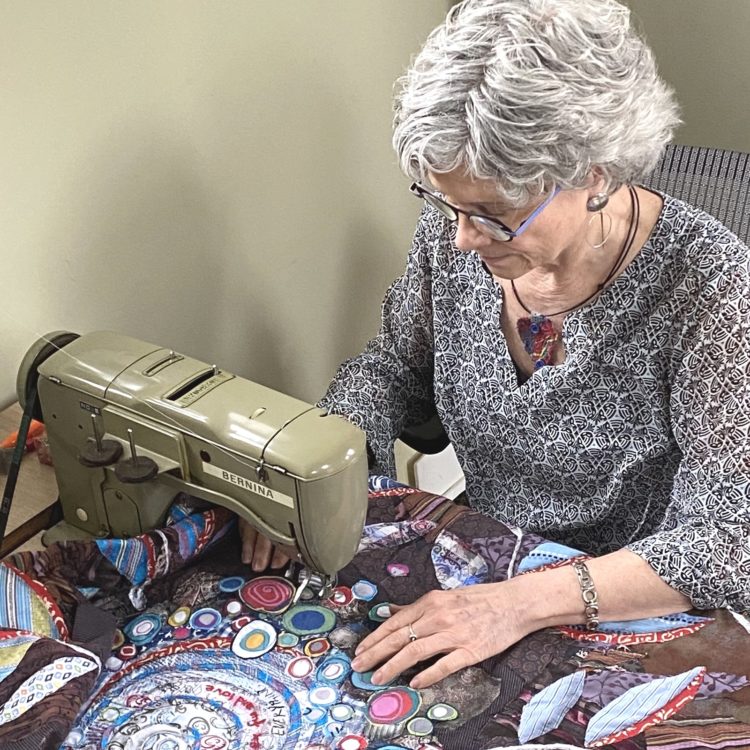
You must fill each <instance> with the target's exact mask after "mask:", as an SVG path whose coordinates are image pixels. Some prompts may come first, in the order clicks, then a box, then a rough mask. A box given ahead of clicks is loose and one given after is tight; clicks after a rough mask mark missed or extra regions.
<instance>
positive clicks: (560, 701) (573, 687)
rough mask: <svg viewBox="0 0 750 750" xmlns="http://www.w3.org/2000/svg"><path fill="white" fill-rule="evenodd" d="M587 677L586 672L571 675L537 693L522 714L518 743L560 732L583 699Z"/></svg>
mask: <svg viewBox="0 0 750 750" xmlns="http://www.w3.org/2000/svg"><path fill="white" fill-rule="evenodd" d="M585 677H586V673H585V672H584V671H578V672H572V673H571V674H569V675H566V676H565V677H563V678H561V679H559V680H557V682H553V683H552V684H551V685H548V686H547V687H546V688H544V690H542V691H541V692H540V693H537V694H536V695H535V696H534V697H533V698H532V699H531V700H530V701H529V702H528V703H527V704H526V705H525V706H524V707H523V711H522V712H521V722H520V724H519V725H518V741H519V742H521V743H526V742H530V741H531V740H535V739H536V738H537V737H541V736H542V735H543V734H547V732H551V731H552V730H553V729H557V727H559V726H560V723H561V722H562V720H563V717H564V716H565V714H567V713H568V711H570V709H571V708H573V706H575V704H576V703H577V702H578V699H579V698H580V697H581V693H582V692H583V684H584V680H585Z"/></svg>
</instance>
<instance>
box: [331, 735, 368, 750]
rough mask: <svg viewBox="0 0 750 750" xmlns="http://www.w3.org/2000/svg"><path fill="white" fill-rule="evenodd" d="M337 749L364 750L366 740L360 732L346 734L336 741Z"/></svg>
mask: <svg viewBox="0 0 750 750" xmlns="http://www.w3.org/2000/svg"><path fill="white" fill-rule="evenodd" d="M336 747H337V748H338V750H365V748H366V747H367V740H366V739H365V738H364V737H363V736H362V735H361V734H346V735H344V736H343V737H342V738H341V739H340V740H339V741H338V742H337V743H336Z"/></svg>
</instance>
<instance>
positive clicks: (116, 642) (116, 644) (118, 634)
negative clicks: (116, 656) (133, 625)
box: [112, 628, 125, 651]
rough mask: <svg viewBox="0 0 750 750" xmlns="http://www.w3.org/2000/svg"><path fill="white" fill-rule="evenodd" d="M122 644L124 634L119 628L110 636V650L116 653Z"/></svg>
mask: <svg viewBox="0 0 750 750" xmlns="http://www.w3.org/2000/svg"><path fill="white" fill-rule="evenodd" d="M123 643H125V634H124V633H123V632H122V630H120V628H117V630H115V634H114V635H113V636H112V650H113V651H116V650H117V649H118V648H120V646H122V644H123Z"/></svg>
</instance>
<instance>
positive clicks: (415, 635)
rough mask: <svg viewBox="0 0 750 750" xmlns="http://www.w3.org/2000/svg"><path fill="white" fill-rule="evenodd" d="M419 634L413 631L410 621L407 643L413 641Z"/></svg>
mask: <svg viewBox="0 0 750 750" xmlns="http://www.w3.org/2000/svg"><path fill="white" fill-rule="evenodd" d="M418 637H419V636H418V635H417V634H416V633H415V632H414V628H413V627H412V623H409V643H414V641H416V640H417V638H418Z"/></svg>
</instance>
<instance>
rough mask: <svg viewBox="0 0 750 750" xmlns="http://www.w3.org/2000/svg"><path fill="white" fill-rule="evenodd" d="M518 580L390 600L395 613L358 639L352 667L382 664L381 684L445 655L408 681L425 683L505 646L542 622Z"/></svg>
mask: <svg viewBox="0 0 750 750" xmlns="http://www.w3.org/2000/svg"><path fill="white" fill-rule="evenodd" d="M520 582H521V581H520V579H511V580H510V581H503V582H500V583H487V584H478V585H475V586H467V587H466V588H459V589H453V590H451V591H430V592H429V593H427V594H425V595H424V596H423V597H421V598H420V599H418V600H417V601H416V602H414V604H409V605H408V606H405V607H396V606H395V605H391V611H392V612H394V614H392V615H391V617H390V618H389V619H388V620H386V621H385V622H384V623H383V624H382V625H381V626H380V627H379V628H378V629H377V630H376V631H375V632H373V633H371V634H370V635H369V636H367V638H365V639H364V640H363V641H362V642H361V643H360V644H359V646H358V647H357V649H356V651H355V654H356V658H355V660H354V662H353V663H352V667H353V668H354V669H356V671H358V672H366V671H368V670H370V669H373V668H374V667H375V666H376V665H378V664H382V666H381V667H380V668H379V669H378V670H377V672H375V674H374V675H373V679H372V681H373V683H375V684H379V685H383V684H386V683H388V682H390V681H391V680H393V679H394V678H395V677H396V676H398V675H399V674H401V672H403V671H404V670H406V669H408V668H409V667H411V666H413V665H414V664H417V663H418V662H421V661H424V660H425V659H429V658H430V657H432V656H435V655H437V654H445V656H443V657H442V658H441V659H439V660H438V661H437V662H435V664H433V665H432V666H430V667H429V668H427V669H425V670H424V671H423V672H420V673H419V674H418V675H417V676H416V677H414V679H413V680H412V681H411V682H410V685H411V686H412V687H413V688H424V687H428V686H429V685H432V684H434V683H436V682H438V681H439V680H442V679H443V678H445V677H447V676H448V675H449V674H451V673H453V672H457V671H458V670H459V669H462V668H464V667H468V666H470V665H472V664H476V663H477V662H480V661H482V660H484V659H487V658H489V657H490V656H494V655H495V654H498V653H500V652H501V651H504V650H505V649H507V648H508V647H509V646H512V645H513V644H514V643H516V642H517V641H519V640H521V638H523V637H524V636H526V635H528V634H529V633H531V632H533V631H534V630H536V629H537V627H541V626H536V627H534V626H533V624H532V622H531V620H530V618H528V617H527V616H525V614H526V613H527V612H528V607H527V606H524V605H526V604H527V602H524V601H522V599H521V597H520V596H519V591H520V588H521V587H519V585H518V584H519V583H520ZM410 627H411V629H410ZM413 636H416V638H413Z"/></svg>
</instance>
